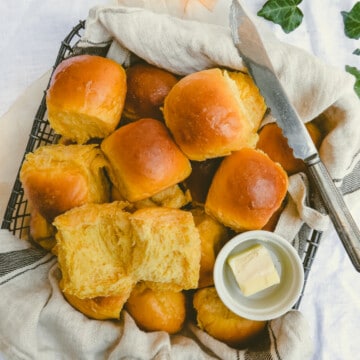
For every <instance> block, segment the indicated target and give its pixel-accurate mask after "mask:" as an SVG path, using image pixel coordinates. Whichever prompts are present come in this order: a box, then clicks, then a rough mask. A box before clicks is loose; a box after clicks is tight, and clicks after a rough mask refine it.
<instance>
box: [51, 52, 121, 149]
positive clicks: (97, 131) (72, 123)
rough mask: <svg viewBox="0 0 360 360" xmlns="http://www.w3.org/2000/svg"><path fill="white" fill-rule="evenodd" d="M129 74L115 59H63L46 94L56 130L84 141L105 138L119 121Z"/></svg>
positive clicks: (53, 126)
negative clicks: (127, 74)
mask: <svg viewBox="0 0 360 360" xmlns="http://www.w3.org/2000/svg"><path fill="white" fill-rule="evenodd" d="M125 96H126V74H125V70H124V68H123V67H122V66H121V65H120V64H118V63H116V62H115V61H113V60H111V59H108V58H104V57H101V56H95V55H79V56H74V57H70V58H68V59H65V60H63V61H62V62H61V63H60V64H59V65H58V66H57V68H56V69H55V71H54V73H53V75H52V77H51V81H50V85H49V89H48V90H47V93H46V105H47V110H48V119H49V123H50V125H51V127H52V128H53V129H54V130H55V132H56V133H58V134H60V135H62V136H64V137H65V138H67V139H70V140H72V141H74V142H76V143H79V144H83V143H85V142H86V141H88V140H89V139H92V138H104V137H105V136H107V135H108V134H110V133H111V132H112V131H113V130H114V129H115V128H116V126H117V124H118V123H119V121H120V117H121V113H122V111H123V107H124V102H125Z"/></svg>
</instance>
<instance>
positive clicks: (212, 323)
mask: <svg viewBox="0 0 360 360" xmlns="http://www.w3.org/2000/svg"><path fill="white" fill-rule="evenodd" d="M193 304H194V308H195V310H196V313H197V316H196V318H197V323H198V326H199V327H200V328H201V329H202V330H204V331H206V332H207V333H208V334H209V335H211V336H213V337H214V338H215V339H217V340H220V341H223V342H224V343H226V344H228V345H229V346H232V347H237V348H242V347H246V346H247V345H248V343H249V341H251V340H253V339H254V337H256V336H257V335H259V334H260V333H261V332H262V331H263V329H264V328H265V326H266V322H265V321H254V320H249V319H245V318H243V317H240V316H238V315H236V314H234V313H233V312H232V311H230V310H229V309H228V308H227V307H226V306H225V305H224V304H223V303H222V301H221V300H220V298H219V296H218V294H217V292H216V289H215V288H214V287H208V288H204V289H199V290H197V291H196V293H195V295H194V299H193Z"/></svg>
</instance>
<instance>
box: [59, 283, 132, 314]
mask: <svg viewBox="0 0 360 360" xmlns="http://www.w3.org/2000/svg"><path fill="white" fill-rule="evenodd" d="M130 292H131V288H129V289H128V291H127V292H124V293H123V294H122V295H117V296H98V297H95V298H92V299H79V298H78V297H76V296H74V295H70V294H68V293H66V292H63V294H64V297H65V299H66V300H67V301H68V302H69V304H71V306H73V307H74V308H75V309H76V310H78V311H80V312H82V313H83V314H84V315H86V316H87V317H89V318H91V319H96V320H108V319H119V318H120V313H121V310H122V309H123V307H124V304H125V302H126V300H127V299H128V298H129V295H130Z"/></svg>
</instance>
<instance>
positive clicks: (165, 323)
mask: <svg viewBox="0 0 360 360" xmlns="http://www.w3.org/2000/svg"><path fill="white" fill-rule="evenodd" d="M125 308H126V310H127V311H128V312H129V313H130V315H131V316H132V317H133V318H134V320H135V322H136V324H137V325H138V326H139V327H140V328H141V329H142V330H145V331H166V332H168V333H169V334H175V333H177V332H178V331H180V330H181V328H182V327H183V324H184V322H185V318H186V298H185V295H184V294H183V293H182V292H175V291H166V290H164V291H161V290H152V289H150V288H148V287H147V286H146V284H144V283H139V284H137V285H136V286H135V288H134V289H133V291H132V292H131V294H130V297H129V299H128V301H127V302H126V304H125Z"/></svg>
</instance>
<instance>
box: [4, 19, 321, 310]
mask: <svg viewBox="0 0 360 360" xmlns="http://www.w3.org/2000/svg"><path fill="white" fill-rule="evenodd" d="M84 28H85V21H80V22H79V23H78V24H77V25H76V26H75V27H74V28H73V29H72V30H71V31H70V32H69V34H68V35H67V36H66V37H65V39H64V40H63V41H62V42H61V46H60V49H59V52H58V55H57V58H56V61H55V63H54V66H53V70H54V69H55V68H56V67H57V65H58V64H59V63H60V62H61V61H62V60H64V59H65V58H68V57H70V56H74V55H78V54H81V53H84V52H85V53H87V54H96V55H103V56H105V55H106V53H107V50H108V47H107V48H106V47H105V48H100V49H99V48H96V47H94V48H86V49H80V48H78V47H77V46H76V45H77V43H78V41H79V40H80V38H81V34H82V32H83V30H84ZM49 82H50V79H49ZM48 86H49V83H48V85H47V87H48ZM46 90H47V89H46ZM46 90H45V91H44V95H43V97H42V100H41V103H40V106H39V108H38V110H37V112H36V115H35V118H34V121H33V126H32V129H31V133H30V135H29V139H28V143H27V146H26V150H25V153H24V157H23V159H24V158H25V155H26V154H27V153H29V152H33V151H34V150H35V149H37V148H38V147H40V146H43V145H49V144H55V143H57V142H58V140H59V136H58V135H57V134H56V133H55V132H54V131H53V129H52V128H51V127H50V124H49V122H48V120H47V112H46ZM20 166H21V164H20ZM19 169H20V168H19ZM29 220H30V209H29V205H28V202H27V200H26V198H25V195H24V190H23V187H22V184H21V182H20V179H19V173H18V175H17V178H16V180H15V183H14V186H13V189H12V192H11V195H10V199H9V201H8V205H7V208H6V211H5V214H4V218H3V221H2V225H1V228H2V229H8V230H9V231H10V232H11V233H13V234H14V235H15V236H17V237H18V238H21V239H30V237H29ZM308 237H309V238H308V240H307V242H306V248H305V249H304V251H303V256H302V257H303V259H302V260H303V266H304V272H305V282H304V287H303V291H302V294H301V296H300V298H299V300H298V302H297V303H296V304H295V306H294V308H298V307H299V305H300V302H301V298H302V296H303V293H304V289H305V285H306V282H307V278H308V275H309V273H310V269H311V266H312V263H313V261H314V258H315V255H316V252H317V249H318V246H319V243H320V239H321V233H320V232H318V231H310V232H309V236H308Z"/></svg>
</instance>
